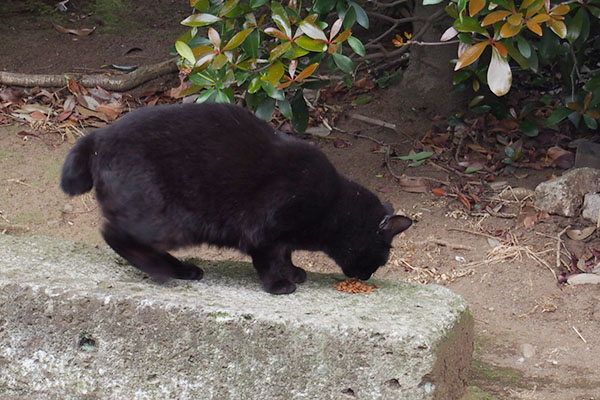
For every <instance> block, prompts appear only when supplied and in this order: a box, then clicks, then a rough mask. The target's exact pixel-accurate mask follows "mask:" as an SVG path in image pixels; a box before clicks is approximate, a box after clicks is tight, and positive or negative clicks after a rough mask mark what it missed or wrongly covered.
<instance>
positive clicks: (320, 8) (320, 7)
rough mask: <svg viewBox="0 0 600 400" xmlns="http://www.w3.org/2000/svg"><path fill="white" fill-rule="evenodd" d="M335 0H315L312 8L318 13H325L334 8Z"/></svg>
mask: <svg viewBox="0 0 600 400" xmlns="http://www.w3.org/2000/svg"><path fill="white" fill-rule="evenodd" d="M336 3H337V0H316V1H315V2H314V3H313V6H312V9H313V10H314V11H315V12H317V13H319V14H327V13H328V12H330V11H331V10H333V9H334V8H335V4H336Z"/></svg>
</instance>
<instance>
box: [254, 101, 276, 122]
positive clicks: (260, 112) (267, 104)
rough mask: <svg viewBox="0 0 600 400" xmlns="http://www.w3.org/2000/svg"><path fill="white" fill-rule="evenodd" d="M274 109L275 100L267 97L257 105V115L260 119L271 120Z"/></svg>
mask: <svg viewBox="0 0 600 400" xmlns="http://www.w3.org/2000/svg"><path fill="white" fill-rule="evenodd" d="M273 111H275V100H274V99H272V98H270V97H267V98H266V99H264V100H263V101H262V102H261V103H260V104H259V105H258V107H256V112H255V115H256V116H257V117H258V118H260V119H263V120H265V121H270V120H271V117H272V116H273Z"/></svg>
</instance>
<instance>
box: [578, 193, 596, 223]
mask: <svg viewBox="0 0 600 400" xmlns="http://www.w3.org/2000/svg"><path fill="white" fill-rule="evenodd" d="M581 215H582V216H583V218H585V219H587V220H590V221H592V222H594V223H598V216H600V193H587V194H586V195H585V196H584V197H583V208H582V209H581Z"/></svg>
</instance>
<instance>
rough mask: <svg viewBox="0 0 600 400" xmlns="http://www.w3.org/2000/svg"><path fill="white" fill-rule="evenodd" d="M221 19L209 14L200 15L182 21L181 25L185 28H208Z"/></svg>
mask: <svg viewBox="0 0 600 400" xmlns="http://www.w3.org/2000/svg"><path fill="white" fill-rule="evenodd" d="M220 20H221V18H219V17H217V16H216V15H212V14H208V13H200V14H194V15H190V16H189V17H187V18H186V19H184V20H183V21H181V25H185V26H206V25H210V24H214V23H215V22H217V21H220Z"/></svg>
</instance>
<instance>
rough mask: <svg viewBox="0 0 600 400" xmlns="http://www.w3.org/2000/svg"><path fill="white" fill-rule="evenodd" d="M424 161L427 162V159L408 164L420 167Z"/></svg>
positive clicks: (412, 166)
mask: <svg viewBox="0 0 600 400" xmlns="http://www.w3.org/2000/svg"><path fill="white" fill-rule="evenodd" d="M423 163H425V160H420V161H417V162H414V163H412V164H408V166H409V167H411V168H414V167H420V166H421V165H423Z"/></svg>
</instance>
